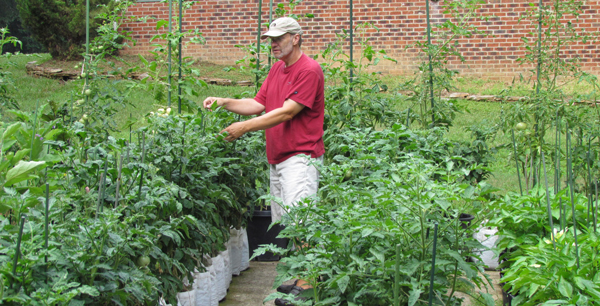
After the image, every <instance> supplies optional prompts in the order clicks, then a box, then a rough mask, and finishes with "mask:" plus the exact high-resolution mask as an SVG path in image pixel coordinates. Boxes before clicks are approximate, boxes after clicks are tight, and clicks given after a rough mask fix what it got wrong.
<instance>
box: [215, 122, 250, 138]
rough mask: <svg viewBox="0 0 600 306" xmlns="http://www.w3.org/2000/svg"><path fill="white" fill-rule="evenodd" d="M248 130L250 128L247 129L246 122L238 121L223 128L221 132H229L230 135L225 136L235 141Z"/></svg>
mask: <svg viewBox="0 0 600 306" xmlns="http://www.w3.org/2000/svg"><path fill="white" fill-rule="evenodd" d="M247 131H248V130H247V129H246V124H245V123H244V122H236V123H233V124H232V125H230V126H228V127H227V128H225V129H224V130H222V131H221V134H222V133H224V132H227V133H228V135H227V137H225V140H227V141H234V140H236V139H238V138H240V137H241V136H242V135H244V134H246V132H247Z"/></svg>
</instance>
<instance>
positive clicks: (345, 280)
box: [337, 275, 350, 293]
mask: <svg viewBox="0 0 600 306" xmlns="http://www.w3.org/2000/svg"><path fill="white" fill-rule="evenodd" d="M337 284H338V287H339V288H340V291H341V292H342V293H344V292H346V289H347V288H348V284H350V276H348V275H344V276H342V277H340V278H339V279H338V280H337Z"/></svg>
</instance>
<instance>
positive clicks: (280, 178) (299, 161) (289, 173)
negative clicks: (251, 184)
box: [270, 155, 323, 222]
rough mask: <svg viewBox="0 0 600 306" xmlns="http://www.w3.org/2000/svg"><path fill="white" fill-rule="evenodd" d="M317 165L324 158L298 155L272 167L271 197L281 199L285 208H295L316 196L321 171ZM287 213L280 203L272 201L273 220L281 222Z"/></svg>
mask: <svg viewBox="0 0 600 306" xmlns="http://www.w3.org/2000/svg"><path fill="white" fill-rule="evenodd" d="M315 163H320V164H322V163H323V156H320V157H317V158H309V157H307V156H305V155H296V156H292V157H290V158H288V159H287V160H285V161H283V162H281V163H279V164H275V165H270V168H271V169H270V175H271V195H272V196H274V197H276V198H279V199H281V203H283V205H284V206H289V207H292V206H295V205H297V203H298V202H299V201H300V200H302V199H304V198H306V197H308V196H312V195H315V194H316V193H317V189H318V188H319V171H318V170H317V167H315V165H314V164H315ZM285 213H286V210H284V209H283V208H282V207H281V206H280V205H279V203H277V202H275V201H271V220H272V221H273V222H275V221H279V220H281V217H282V216H283V215H284V214H285Z"/></svg>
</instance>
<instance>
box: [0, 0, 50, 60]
mask: <svg viewBox="0 0 600 306" xmlns="http://www.w3.org/2000/svg"><path fill="white" fill-rule="evenodd" d="M0 28H8V29H10V34H11V36H14V37H16V38H17V39H18V40H20V41H21V42H23V45H22V46H20V45H17V46H13V45H11V44H8V45H5V46H4V48H3V49H2V52H11V53H15V52H23V53H35V52H41V51H43V47H42V45H41V44H40V43H38V42H37V41H35V40H34V39H33V38H32V37H31V33H29V32H28V31H27V30H26V29H24V28H23V25H22V24H21V18H20V17H19V11H18V10H17V1H16V0H3V1H0Z"/></svg>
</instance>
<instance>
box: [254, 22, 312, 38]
mask: <svg viewBox="0 0 600 306" xmlns="http://www.w3.org/2000/svg"><path fill="white" fill-rule="evenodd" d="M285 33H290V34H300V35H302V28H300V25H299V24H298V22H297V21H296V20H295V19H294V18H291V17H281V18H279V19H275V20H274V21H273V22H271V25H269V30H268V31H267V32H265V33H263V34H262V35H261V36H260V38H262V39H265V38H267V37H279V36H281V35H283V34H285Z"/></svg>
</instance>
